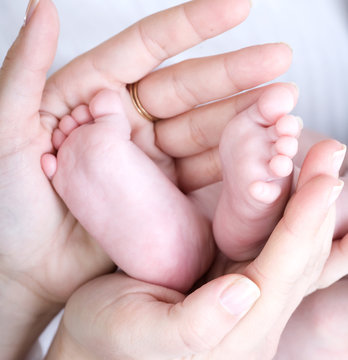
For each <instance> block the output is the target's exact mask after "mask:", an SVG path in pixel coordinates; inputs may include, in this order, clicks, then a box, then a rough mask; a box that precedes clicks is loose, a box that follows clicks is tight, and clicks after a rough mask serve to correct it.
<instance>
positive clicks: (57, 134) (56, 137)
mask: <svg viewBox="0 0 348 360" xmlns="http://www.w3.org/2000/svg"><path fill="white" fill-rule="evenodd" d="M65 139H66V135H65V134H64V133H63V132H62V131H61V130H60V129H55V130H54V131H53V135H52V144H53V146H54V148H55V149H56V150H58V149H59V148H60V147H61V145H62V144H63V142H64V141H65Z"/></svg>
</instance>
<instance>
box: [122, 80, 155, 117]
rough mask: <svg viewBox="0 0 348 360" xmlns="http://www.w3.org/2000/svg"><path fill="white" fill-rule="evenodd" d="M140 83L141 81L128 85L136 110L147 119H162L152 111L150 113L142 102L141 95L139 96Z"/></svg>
mask: <svg viewBox="0 0 348 360" xmlns="http://www.w3.org/2000/svg"><path fill="white" fill-rule="evenodd" d="M138 84H139V81H137V82H135V83H133V84H129V85H128V90H129V94H130V97H131V99H132V103H133V105H134V106H135V108H136V110H137V111H138V113H139V114H140V115H141V116H142V117H144V118H145V119H146V120H149V121H151V122H155V121H158V120H160V119H158V118H157V117H155V116H152V115H151V114H150V113H148V112H147V111H146V110H145V108H144V106H143V105H142V104H141V102H140V100H139V96H138Z"/></svg>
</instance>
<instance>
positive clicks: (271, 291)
mask: <svg viewBox="0 0 348 360" xmlns="http://www.w3.org/2000/svg"><path fill="white" fill-rule="evenodd" d="M338 184H339V180H337V179H336V178H334V177H330V176H326V175H321V176H317V177H315V178H313V179H312V180H310V181H308V182H307V183H306V184H304V185H303V187H302V188H301V189H300V190H299V191H298V192H297V193H295V194H294V195H293V197H292V199H291V200H290V202H289V204H288V206H287V208H286V211H285V214H284V217H283V219H282V220H281V221H280V222H279V224H278V225H277V227H276V229H275V230H274V232H273V233H272V235H271V237H270V239H269V240H268V242H267V243H266V245H265V247H264V249H263V250H262V252H261V254H260V255H259V256H258V258H257V259H256V260H255V261H254V262H252V263H251V264H250V265H249V266H248V267H247V268H246V270H245V275H246V276H248V278H250V279H252V281H253V282H255V283H256V284H257V285H258V286H259V288H260V290H261V294H262V296H261V298H260V299H259V301H258V302H257V303H256V304H255V306H254V308H253V309H252V310H251V311H250V312H249V313H248V314H247V315H246V316H245V318H244V319H243V320H242V321H241V322H240V323H239V324H238V329H236V330H237V331H235V332H232V333H231V335H230V336H229V337H227V338H226V341H224V343H223V344H222V345H223V346H222V347H221V349H222V351H224V352H226V351H228V350H229V351H232V350H233V351H234V350H235V349H237V355H238V354H239V352H241V354H243V353H244V354H248V351H250V349H251V350H255V349H258V352H257V353H258V354H262V348H263V343H264V339H265V338H268V337H270V338H271V339H273V341H274V343H273V342H272V343H269V344H264V345H265V348H266V349H267V348H268V350H267V351H268V352H267V355H266V354H264V355H263V356H261V357H262V358H263V357H264V358H273V356H272V355H274V354H272V351H275V350H276V347H277V341H278V340H279V337H280V335H281V333H282V331H283V328H284V327H285V325H286V323H287V321H288V319H289V318H290V316H291V314H292V313H293V311H295V309H296V307H297V305H298V304H299V303H300V301H301V300H302V299H303V297H304V296H305V295H306V293H307V290H308V287H309V285H310V284H307V283H306V281H307V279H308V278H309V277H308V276H305V275H304V273H305V269H306V267H307V265H308V263H309V262H310V261H311V260H312V261H314V260H315V259H311V255H312V252H316V247H318V246H320V244H316V243H315V241H316V238H317V236H321V235H322V234H320V229H321V230H323V231H324V230H327V231H326V232H327V237H328V238H329V237H330V234H329V233H330V231H331V232H332V231H333V226H334V221H330V223H328V222H327V220H328V219H330V220H334V219H333V218H331V215H333V214H334V211H333V208H332V206H331V205H332V203H333V200H334V198H335V197H336V196H337V193H335V187H336V186H338ZM333 195H335V196H333ZM323 223H326V225H327V229H322V224H323ZM330 226H331V229H329V227H330ZM321 237H322V236H321ZM251 328H253V329H256V330H257V331H255V333H254V334H253V337H252V338H251V339H250V342H249V343H248V344H245V345H244V346H237V345H238V344H243V338H245V337H246V336H247V334H248V333H249V332H250V329H251ZM269 351H271V353H269ZM271 354H272V355H271ZM237 358H238V356H237Z"/></svg>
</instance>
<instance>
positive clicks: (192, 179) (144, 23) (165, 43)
mask: <svg viewBox="0 0 348 360" xmlns="http://www.w3.org/2000/svg"><path fill="white" fill-rule="evenodd" d="M249 10H250V2H249V1H248V0H218V1H214V2H209V1H206V0H199V1H192V2H186V3H184V4H182V5H179V6H177V7H174V8H172V9H168V10H166V11H163V12H160V13H157V14H154V15H152V16H149V17H148V18H145V19H143V20H141V21H139V22H138V23H136V24H134V25H133V26H131V27H129V28H128V29H126V30H125V31H123V32H121V33H120V34H118V35H117V36H115V37H113V38H111V39H110V40H108V41H106V42H105V43H104V44H102V45H100V46H98V47H96V48H95V49H92V50H91V51H89V52H88V53H86V54H84V55H82V56H80V57H78V58H76V59H74V60H73V61H72V62H71V63H69V64H68V65H67V66H65V67H64V68H63V69H61V70H60V71H58V72H57V73H56V74H54V75H53V76H52V77H51V78H50V79H49V80H48V82H47V86H46V88H45V92H44V97H43V102H42V106H41V109H42V110H43V111H44V112H45V113H46V114H47V117H44V118H43V121H44V122H45V123H46V124H47V126H48V127H50V126H56V122H55V120H54V119H60V118H62V116H64V115H66V114H68V113H70V111H71V109H74V108H75V107H76V106H78V105H80V104H89V102H90V100H91V99H92V98H93V96H94V95H95V94H96V93H97V92H98V91H100V90H101V89H104V88H109V89H112V90H115V91H118V92H120V93H121V96H122V99H123V105H124V107H125V109H126V113H127V116H128V118H129V119H130V121H131V123H132V140H133V141H134V142H135V143H136V144H137V145H138V146H139V147H140V148H141V149H142V150H143V151H144V152H145V153H146V154H147V155H149V157H150V158H151V159H152V160H154V161H155V162H156V164H157V165H159V166H160V168H161V169H162V170H163V171H164V173H165V174H167V175H168V176H169V177H170V178H171V179H172V180H173V181H175V182H176V183H177V184H178V185H179V187H180V188H181V189H182V190H184V191H185V192H186V193H188V192H190V191H192V190H195V189H198V188H200V187H202V186H204V185H207V184H210V183H215V182H217V181H219V180H220V179H221V171H220V170H219V162H220V160H219V155H218V150H217V146H218V143H219V139H220V136H221V133H222V131H223V128H224V126H225V125H226V123H227V122H228V121H229V120H231V119H232V118H233V117H234V116H235V114H236V113H238V112H241V111H243V110H244V109H245V108H247V107H248V106H250V105H251V104H252V103H253V102H255V101H256V99H257V98H258V97H259V96H260V94H261V93H262V91H263V90H262V89H257V90H255V91H252V92H249V93H247V94H242V95H238V96H236V97H233V98H230V99H227V100H224V101H217V102H215V103H214V104H211V102H212V101H216V100H221V99H224V98H226V97H230V96H232V95H235V94H237V93H239V92H243V91H244V90H247V89H251V88H254V87H256V86H258V85H261V84H263V83H265V82H268V81H270V80H273V79H274V78H276V77H277V76H279V75H281V74H282V73H284V72H285V71H286V70H287V69H288V67H289V66H290V63H291V58H292V52H291V50H290V49H289V47H288V46H287V45H285V44H266V45H261V46H252V47H249V48H245V49H242V50H239V51H234V52H230V53H226V54H221V55H216V56H210V57H206V58H199V59H191V60H187V61H183V62H181V63H179V64H175V65H172V66H168V67H165V68H162V69H159V70H156V71H154V70H155V69H156V68H157V67H158V66H159V65H161V64H162V63H163V61H165V60H166V59H168V58H171V57H173V56H174V55H177V54H179V53H181V52H183V51H184V50H186V49H187V48H190V47H192V46H195V45H197V44H199V43H200V42H202V41H204V40H206V39H208V38H211V37H214V36H216V35H218V34H220V33H222V32H225V31H227V30H229V29H231V28H232V27H234V26H236V25H238V24H239V23H240V22H242V21H243V20H244V19H245V18H246V17H247V15H248V13H249ZM86 74H88V76H87V75H86ZM137 81H139V86H138V93H139V99H140V102H141V103H142V105H143V106H144V108H145V109H146V110H147V111H148V112H149V113H150V114H152V115H153V116H156V117H158V118H160V119H165V120H160V121H158V122H156V123H155V124H153V123H151V122H149V121H148V120H145V119H144V118H142V117H141V116H140V115H139V114H138V113H137V112H136V110H135V109H134V106H133V104H132V103H131V101H130V97H129V93H128V90H127V88H126V86H127V84H131V83H134V82H137ZM290 88H291V86H290ZM292 91H293V92H294V93H296V90H295V89H293V88H292ZM296 95H297V94H296ZM296 95H295V96H294V97H296ZM206 103H210V104H209V105H207V106H204V107H198V108H197V106H198V105H202V104H206ZM198 109H199V110H198ZM48 114H49V116H48ZM52 119H53V121H52ZM50 129H52V127H51V128H50Z"/></svg>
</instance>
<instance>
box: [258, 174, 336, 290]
mask: <svg viewBox="0 0 348 360" xmlns="http://www.w3.org/2000/svg"><path fill="white" fill-rule="evenodd" d="M341 189H342V184H341V181H340V180H338V179H336V178H334V177H331V176H327V175H320V176H317V177H315V178H313V179H312V180H310V181H308V182H307V183H306V184H304V185H303V186H302V187H301V188H300V190H299V191H298V192H296V193H295V194H294V195H293V197H292V198H291V200H290V202H289V204H288V206H287V208H286V210H285V214H284V217H283V218H282V220H281V221H280V223H279V224H278V226H277V227H276V228H275V230H274V232H273V234H272V235H271V237H270V239H269V241H268V242H267V244H266V246H265V248H264V250H263V251H262V253H261V254H260V256H259V257H258V258H257V259H256V260H255V262H254V263H253V265H252V267H255V268H257V269H258V271H259V273H262V274H264V278H267V279H268V280H267V281H272V280H271V279H273V280H276V279H278V282H279V281H282V282H284V283H285V284H290V283H294V282H295V281H296V280H298V279H299V277H300V276H301V274H302V273H303V271H304V268H305V267H306V265H307V262H308V259H309V258H310V255H311V254H312V252H313V251H314V250H313V249H314V244H315V240H316V238H317V237H318V233H319V230H321V226H322V224H323V223H324V221H325V219H326V218H327V217H328V216H329V211H330V210H331V209H332V204H333V203H334V201H335V200H336V199H337V197H338V195H339V192H340V190H341ZM333 226H334V224H332V225H331V226H330V230H332V231H333ZM331 228H332V229H331ZM328 236H330V231H328ZM331 236H332V234H331ZM330 240H331V239H330ZM316 246H317V247H318V245H316ZM274 254H278V255H277V257H275V256H274ZM270 259H272V261H270Z"/></svg>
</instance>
